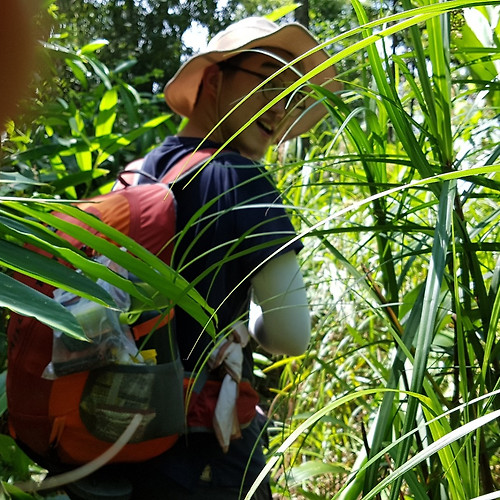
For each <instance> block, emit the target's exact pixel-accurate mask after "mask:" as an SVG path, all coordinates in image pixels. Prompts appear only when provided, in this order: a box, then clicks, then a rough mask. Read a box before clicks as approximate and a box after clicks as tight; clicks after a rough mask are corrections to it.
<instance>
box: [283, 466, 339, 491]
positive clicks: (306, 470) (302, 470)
mask: <svg viewBox="0 0 500 500" xmlns="http://www.w3.org/2000/svg"><path fill="white" fill-rule="evenodd" d="M346 472H349V471H348V470H347V469H346V467H345V466H343V465H342V464H330V463H325V462H322V461H320V460H311V461H310V462H305V463H303V464H300V465H298V466H297V467H293V468H292V469H291V470H290V471H289V473H288V478H287V483H288V485H289V486H290V487H291V488H293V487H294V486H297V485H299V484H301V483H304V482H309V481H311V480H312V479H313V478H314V477H316V476H322V475H324V474H335V475H339V474H345V473H346Z"/></svg>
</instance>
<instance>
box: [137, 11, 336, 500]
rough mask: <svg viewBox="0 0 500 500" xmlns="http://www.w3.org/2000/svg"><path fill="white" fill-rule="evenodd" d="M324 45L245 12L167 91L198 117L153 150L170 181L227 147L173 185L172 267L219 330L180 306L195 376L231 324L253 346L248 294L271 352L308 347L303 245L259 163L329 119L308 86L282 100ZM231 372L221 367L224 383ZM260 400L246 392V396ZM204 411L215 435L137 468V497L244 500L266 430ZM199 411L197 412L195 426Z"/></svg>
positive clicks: (154, 167)
mask: <svg viewBox="0 0 500 500" xmlns="http://www.w3.org/2000/svg"><path fill="white" fill-rule="evenodd" d="M317 46H318V43H317V42H316V40H315V39H314V38H313V37H312V35H311V34H310V33H309V32H308V31H307V30H306V29H304V28H303V27H302V26H300V25H298V24H287V25H285V26H283V27H278V26H277V25H276V24H274V23H272V22H270V21H268V20H266V19H264V18H257V17H254V18H248V19H245V20H243V21H240V22H237V23H235V24H233V25H231V26H230V27H229V28H227V29H226V30H225V31H223V32H221V33H220V34H218V35H217V36H216V37H214V38H213V39H212V40H211V41H210V43H209V44H208V47H207V49H206V50H205V51H203V52H202V53H200V54H199V55H197V56H195V57H192V58H191V59H189V60H188V61H187V62H186V63H185V64H184V65H183V66H182V67H181V68H180V69H179V71H178V72H177V74H176V75H175V76H174V77H173V78H172V79H171V80H170V81H169V82H168V83H167V85H166V87H165V99H166V102H167V104H168V106H169V107H170V108H171V109H172V110H173V111H175V112H177V113H178V114H180V115H181V116H183V117H186V118H188V119H189V121H188V122H187V125H186V126H185V127H184V128H183V129H182V130H181V131H180V132H179V133H178V135H177V136H174V137H168V138H167V139H166V140H165V142H164V143H163V144H162V145H161V146H160V147H158V148H157V149H155V150H154V151H152V152H151V153H150V154H149V155H148V156H147V157H146V159H145V161H144V164H143V166H142V169H143V170H144V171H145V172H147V173H148V174H150V175H152V176H154V177H156V178H161V177H162V176H163V175H164V174H165V173H166V172H168V170H169V169H170V168H171V167H172V166H173V165H175V164H177V163H178V162H179V161H180V160H182V158H185V157H187V156H188V155H189V154H190V153H192V152H193V151H195V150H197V149H198V148H202V149H203V148H209V147H210V148H215V149H216V150H219V149H220V150H221V151H220V152H219V154H218V155H217V156H216V157H215V158H213V159H212V160H211V161H210V162H209V163H208V164H207V165H206V166H204V167H203V168H202V169H201V170H199V171H197V172H196V174H193V175H191V176H190V177H189V179H188V180H186V179H183V180H182V181H180V182H178V183H175V184H174V186H173V190H174V193H175V196H176V200H177V207H178V216H177V217H178V228H179V233H180V236H179V240H178V242H177V248H176V250H175V254H174V257H173V263H174V265H175V266H176V268H177V269H178V270H179V271H180V272H181V273H182V274H183V275H184V276H185V277H186V278H187V279H188V280H189V281H190V282H192V283H194V284H195V286H196V288H197V290H198V291H199V292H200V293H201V294H202V295H203V296H204V297H205V298H206V299H207V301H208V303H209V304H210V305H211V306H212V307H213V308H214V309H216V312H217V318H218V329H219V332H220V333H219V337H218V339H217V341H216V342H215V343H214V342H213V341H212V339H211V338H210V337H209V336H208V335H207V334H206V333H203V332H202V331H201V328H200V326H199V325H198V324H197V323H196V321H194V320H193V319H192V318H190V317H189V316H188V315H187V314H186V313H184V312H183V311H182V310H179V311H177V312H176V331H177V339H178V343H179V349H180V354H181V359H182V361H183V363H184V367H185V369H186V371H187V372H195V373H196V372H197V370H199V368H200V366H201V365H204V366H205V368H204V370H206V371H208V375H207V377H208V378H209V379H210V380H216V379H217V378H218V376H219V371H216V370H210V367H213V365H214V358H215V356H214V354H213V353H214V352H216V353H218V348H220V346H221V345H227V344H226V343H225V341H224V339H225V338H226V337H227V336H228V335H229V334H230V332H231V331H232V332H233V333H231V334H230V338H231V339H233V340H234V341H235V342H236V343H238V342H239V345H240V346H244V345H245V343H246V331H245V329H244V328H243V327H242V323H245V322H246V321H247V316H248V305H249V296H250V293H253V296H254V298H255V300H256V302H257V303H258V304H259V305H260V306H261V308H262V315H261V316H260V317H259V318H258V319H257V321H255V326H253V327H252V328H251V334H252V336H253V337H254V339H255V340H256V341H257V342H258V343H259V344H260V345H261V346H262V347H263V348H264V349H265V350H267V351H268V352H270V353H276V354H287V355H292V356H293V355H299V354H302V353H303V352H304V351H305V350H306V348H307V345H308V342H309V339H310V320H309V309H308V304H307V297H306V292H305V289H304V284H303V280H302V275H301V272H300V268H299V265H298V263H297V259H296V253H297V252H298V251H299V250H300V249H301V243H300V241H299V240H298V239H297V238H296V237H295V232H294V229H293V227H292V225H291V222H290V220H289V218H288V216H287V214H286V212H285V210H284V209H283V207H282V205H281V201H280V199H279V195H278V193H277V191H276V189H275V187H274V186H273V185H272V183H271V181H270V180H269V178H268V176H267V174H266V172H265V170H264V168H263V167H261V166H260V165H259V164H258V162H259V160H260V158H262V156H263V155H264V153H265V152H266V150H267V149H268V148H269V146H271V145H273V144H277V143H278V142H279V141H280V140H282V139H283V138H284V139H290V138H293V137H296V136H298V135H300V134H301V133H303V132H306V131H307V130H309V129H310V128H311V127H312V126H313V125H314V124H316V123H317V121H318V120H319V119H320V118H321V116H322V115H323V113H324V108H323V106H321V105H317V104H318V103H316V105H315V100H314V99H312V98H311V97H310V96H308V94H307V92H310V89H307V88H299V89H298V91H294V92H292V93H290V94H289V95H288V96H286V97H283V98H282V99H280V100H277V99H275V98H276V97H278V96H279V95H280V93H281V92H282V91H283V90H284V89H285V88H287V87H289V86H290V84H293V83H294V82H296V81H297V80H298V78H299V77H300V75H302V74H305V73H307V72H309V71H310V70H312V69H313V68H315V67H316V66H317V65H318V64H320V63H322V62H324V61H326V60H327V59H328V55H327V54H326V53H325V52H324V51H322V50H320V51H313V53H311V54H310V55H309V56H308V57H306V58H303V59H301V60H300V61H299V62H297V63H296V64H295V65H294V66H293V67H289V68H286V69H284V67H285V65H286V64H287V63H288V62H291V61H293V60H294V59H296V58H297V57H299V56H302V55H303V54H305V53H306V52H308V51H310V50H312V49H315V48H316V47H317ZM273 75H274V76H273ZM334 77H335V72H334V70H333V68H331V67H328V68H327V69H326V70H324V71H323V72H321V73H320V74H318V75H317V76H315V77H314V78H312V82H313V83H315V84H317V85H324V86H326V87H327V88H328V89H330V90H337V89H338V88H339V87H338V84H337V83H335V81H334ZM262 84H263V85H262ZM273 100H275V102H274V101H273ZM272 101H273V102H272ZM270 103H271V104H272V105H269V104H270ZM268 105H269V106H268ZM266 106H267V108H266ZM262 110H264V111H263V112H262V113H261V114H260V115H259V116H258V117H257V118H255V119H254V120H253V121H251V123H249V124H247V122H249V120H251V119H252V117H254V116H255V115H257V114H258V113H260V112H261V111H262ZM246 124H247V125H246ZM233 344H234V342H233ZM243 351H244V356H243V362H242V363H241V364H240V365H241V366H240V368H241V371H242V379H243V380H245V379H251V378H252V352H251V349H250V347H249V346H248V345H247V346H246V347H244V348H243ZM227 373H228V371H227V370H225V371H223V373H222V376H221V377H220V378H221V380H222V379H223V378H224V376H226V375H227ZM237 378H238V377H237ZM222 397H223V396H221V395H219V399H220V398H222ZM244 399H245V395H242V386H240V398H239V399H238V403H237V406H238V405H240V404H243V405H244V404H245V402H244V401H243V400H244ZM252 401H254V400H253V399H252V395H251V394H249V395H248V398H247V403H248V402H252ZM233 403H234V401H233ZM253 406H254V403H253ZM252 410H253V408H252ZM206 411H207V412H212V413H211V414H210V415H209V418H210V419H212V418H213V420H214V427H215V432H210V429H203V430H200V429H199V428H195V427H196V426H195V425H190V427H191V429H190V432H188V434H187V435H186V436H184V437H181V439H180V440H179V441H178V443H177V444H176V445H175V446H174V447H173V448H172V449H171V450H169V451H168V452H166V453H165V454H163V455H162V456H160V457H158V458H156V459H154V460H151V461H149V462H147V463H144V464H140V465H134V466H132V468H131V473H130V476H129V477H135V480H134V483H135V484H134V491H135V493H134V495H135V498H150V499H154V498H158V499H160V498H179V499H181V498H193V499H195V498H200V499H201V498H210V499H211V500H212V499H218V498H221V499H222V498H224V499H236V498H239V495H240V492H241V491H243V493H244V492H245V491H247V490H248V488H249V487H250V486H251V484H252V483H253V481H254V479H255V478H256V477H257V475H258V474H259V472H260V470H261V469H262V467H263V466H264V464H265V462H264V457H263V454H262V451H261V449H260V447H259V446H257V447H256V446H255V444H256V443H257V442H258V441H259V433H260V432H261V428H260V426H259V424H258V423H257V420H256V419H255V418H254V419H253V420H251V422H250V423H249V424H248V422H244V421H241V420H242V419H240V422H239V423H240V424H241V426H242V427H244V428H242V429H241V430H240V429H236V432H235V434H236V435H237V436H241V437H238V438H236V439H233V440H231V441H230V442H228V441H227V439H228V433H227V432H225V431H227V428H225V425H226V424H227V422H226V423H224V420H223V421H222V424H221V422H218V417H216V418H214V417H213V409H212V408H211V407H210V408H208V407H207V410H206ZM191 417H192V415H190V414H189V413H188V424H189V423H190V421H192V420H190V419H191ZM243 420H244V419H243ZM217 424H218V425H217ZM244 424H247V425H246V427H245V426H244ZM231 425H232V423H231V422H229V426H230V427H231ZM237 427H238V426H237ZM212 431H213V429H212ZM221 433H222V434H225V435H222V436H221ZM229 434H231V432H229ZM240 488H241V490H240ZM254 498H258V499H265V498H267V499H269V498H271V494H270V489H269V486H268V485H267V484H263V485H261V486H260V488H259V490H258V492H257V493H256V495H255V497H254Z"/></svg>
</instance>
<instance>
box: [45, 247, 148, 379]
mask: <svg viewBox="0 0 500 500" xmlns="http://www.w3.org/2000/svg"><path fill="white" fill-rule="evenodd" d="M96 260H97V261H98V262H100V263H101V264H104V265H106V266H107V267H109V268H110V269H111V270H113V271H115V272H116V273H118V274H120V275H121V276H123V277H126V276H127V275H128V273H127V271H126V270H125V269H123V268H121V267H120V266H118V265H116V264H115V263H114V262H112V261H110V260H109V259H108V258H107V257H104V256H101V257H99V258H98V259H96ZM97 284H98V285H100V286H102V287H103V288H104V289H105V290H106V291H107V292H108V293H109V294H110V295H111V297H112V298H113V300H114V301H115V303H116V305H117V306H118V309H110V308H107V307H104V306H101V305H99V304H97V303H96V302H93V301H91V300H88V299H85V298H82V297H79V296H78V295H75V294H73V293H71V292H67V291H66V290H62V289H56V290H54V299H55V300H56V301H57V302H59V303H60V304H61V305H63V306H64V307H65V308H67V309H68V310H69V311H70V312H71V313H72V314H73V315H74V316H75V318H76V319H77V321H78V323H79V324H80V325H81V327H82V329H83V331H84V332H85V335H86V336H87V338H88V341H83V340H78V339H75V338H72V337H70V336H68V335H66V334H64V333H62V332H61V331H58V330H54V335H53V344H52V360H51V362H50V363H49V364H48V365H47V367H46V369H45V371H44V374H43V376H44V377H45V378H48V379H55V378H57V377H61V376H64V375H69V374H71V373H76V372H80V371H86V370H92V369H95V368H99V367H103V366H107V365H110V364H133V363H142V362H143V360H142V357H141V355H140V353H139V351H138V349H137V346H136V344H135V342H134V339H133V337H132V334H131V332H130V328H129V327H128V325H126V324H122V323H121V322H120V315H121V313H122V312H126V311H127V310H128V309H129V308H130V296H129V295H128V294H127V293H126V292H124V291H123V290H121V289H119V288H116V287H114V286H112V285H110V284H109V283H107V282H106V281H104V280H101V279H99V280H98V281H97Z"/></svg>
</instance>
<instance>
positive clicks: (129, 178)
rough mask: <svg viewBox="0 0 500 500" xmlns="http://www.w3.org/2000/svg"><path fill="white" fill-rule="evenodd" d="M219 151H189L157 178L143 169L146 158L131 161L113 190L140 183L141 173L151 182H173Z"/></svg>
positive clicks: (119, 176)
mask: <svg viewBox="0 0 500 500" xmlns="http://www.w3.org/2000/svg"><path fill="white" fill-rule="evenodd" d="M216 151H217V149H216V148H205V149H198V150H197V151H194V152H193V153H188V154H187V155H185V156H184V157H183V158H181V160H179V161H178V162H177V163H176V164H175V165H174V166H173V167H172V168H171V169H170V170H169V171H168V172H167V173H166V174H165V175H164V176H163V177H162V179H161V181H160V179H156V178H155V177H152V176H151V175H149V174H147V173H146V172H144V171H142V164H143V163H144V158H140V159H138V160H134V161H133V162H131V163H129V164H128V165H127V166H126V167H125V169H124V170H123V171H122V172H120V173H119V174H118V177H117V182H116V183H115V186H114V187H113V191H117V190H120V189H124V188H127V187H130V186H135V185H137V184H138V183H139V177H140V176H141V175H143V176H145V177H147V178H148V179H149V180H150V181H151V182H162V183H164V184H171V183H172V182H176V181H178V180H180V179H182V178H183V177H185V176H186V175H187V174H188V173H189V172H191V171H192V170H193V169H196V168H199V167H201V166H202V165H203V164H204V163H205V162H206V161H207V160H208V159H209V158H210V157H211V156H212V155H213V154H215V153H216Z"/></svg>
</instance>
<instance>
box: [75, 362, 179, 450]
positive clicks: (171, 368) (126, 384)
mask: <svg viewBox="0 0 500 500" xmlns="http://www.w3.org/2000/svg"><path fill="white" fill-rule="evenodd" d="M183 375H184V369H183V365H182V363H181V361H180V359H179V357H177V358H176V359H175V360H174V361H171V362H168V363H162V364H159V365H110V366H106V367H103V368H99V369H96V370H92V371H90V373H89V376H88V379H87V382H86V385H85V389H84V391H83V394H82V398H81V401H80V418H81V420H82V422H83V424H84V425H85V427H86V428H87V430H88V431H89V432H90V433H91V434H92V435H93V436H94V437H96V438H97V439H100V440H101V441H106V442H110V443H111V442H114V441H116V440H117V438H118V437H119V436H120V435H121V434H122V433H123V431H124V430H125V429H126V428H127V426H128V425H129V424H130V422H131V420H132V418H133V417H134V415H136V414H137V413H139V414H141V415H142V416H143V419H142V422H141V424H140V426H139V427H138V429H137V430H136V432H135V433H134V435H133V436H132V438H131V440H130V441H129V442H130V443H140V442H143V441H147V440H150V439H156V438H160V437H165V436H170V435H172V434H180V433H182V432H183V431H184V427H185V415H184V396H183Z"/></svg>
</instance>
